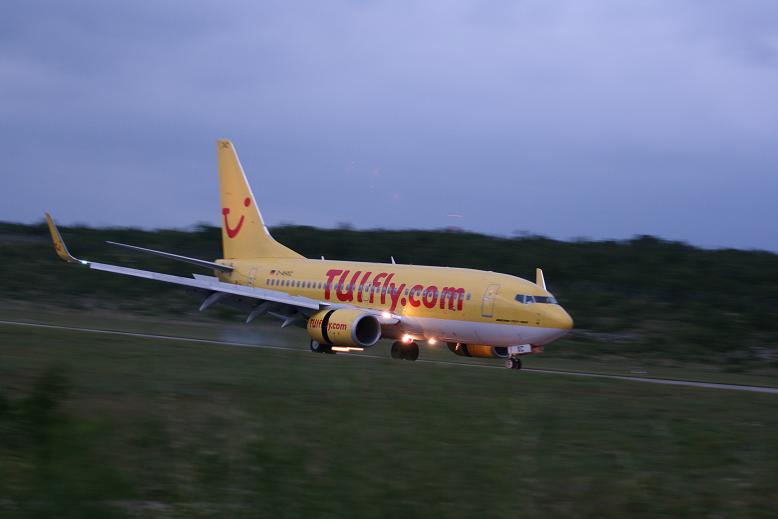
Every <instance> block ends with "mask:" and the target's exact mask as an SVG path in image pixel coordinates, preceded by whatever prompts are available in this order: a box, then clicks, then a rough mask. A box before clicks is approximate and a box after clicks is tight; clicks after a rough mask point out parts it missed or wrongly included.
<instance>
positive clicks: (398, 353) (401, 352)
mask: <svg viewBox="0 0 778 519" xmlns="http://www.w3.org/2000/svg"><path fill="white" fill-rule="evenodd" d="M391 353H392V358H393V359H403V360H410V361H414V360H416V359H418V358H419V345H418V344H417V343H415V342H411V343H408V344H406V343H404V342H400V341H395V342H393V343H392V349H391Z"/></svg>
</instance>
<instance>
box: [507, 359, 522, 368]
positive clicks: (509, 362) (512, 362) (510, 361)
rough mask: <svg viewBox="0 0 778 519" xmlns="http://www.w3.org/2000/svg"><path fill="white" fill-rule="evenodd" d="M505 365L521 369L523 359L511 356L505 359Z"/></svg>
mask: <svg viewBox="0 0 778 519" xmlns="http://www.w3.org/2000/svg"><path fill="white" fill-rule="evenodd" d="M505 367H506V368H508V369H521V359H520V358H518V357H511V358H510V359H507V360H506V361H505Z"/></svg>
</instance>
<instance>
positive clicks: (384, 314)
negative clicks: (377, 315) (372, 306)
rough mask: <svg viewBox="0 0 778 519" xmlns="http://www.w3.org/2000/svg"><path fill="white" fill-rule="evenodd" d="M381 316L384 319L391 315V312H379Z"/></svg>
mask: <svg viewBox="0 0 778 519" xmlns="http://www.w3.org/2000/svg"><path fill="white" fill-rule="evenodd" d="M381 317H383V318H384V319H389V318H390V317H392V314H390V313H389V312H381Z"/></svg>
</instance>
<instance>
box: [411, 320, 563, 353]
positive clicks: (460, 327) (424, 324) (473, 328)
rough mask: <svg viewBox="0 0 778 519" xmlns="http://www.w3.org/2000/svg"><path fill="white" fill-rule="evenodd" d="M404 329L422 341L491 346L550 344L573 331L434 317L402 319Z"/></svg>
mask: <svg viewBox="0 0 778 519" xmlns="http://www.w3.org/2000/svg"><path fill="white" fill-rule="evenodd" d="M402 328H403V331H404V332H405V333H407V334H409V335H411V336H412V337H414V338H415V339H419V340H421V339H435V340H438V341H446V342H461V343H465V344H487V345H489V346H516V345H520V344H536V345H542V344H548V343H549V342H551V341H554V340H556V339H558V338H560V337H562V336H563V335H566V334H567V333H568V332H569V331H570V330H565V329H560V328H541V327H537V326H521V325H516V324H499V323H480V322H473V321H455V320H451V319H436V318H433V317H403V318H402Z"/></svg>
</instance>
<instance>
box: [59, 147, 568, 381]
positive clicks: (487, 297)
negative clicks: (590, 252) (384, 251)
mask: <svg viewBox="0 0 778 519" xmlns="http://www.w3.org/2000/svg"><path fill="white" fill-rule="evenodd" d="M216 148H217V158H218V171H219V182H220V191H221V219H222V225H221V233H222V248H223V257H222V258H221V259H216V260H215V261H206V260H202V259H197V258H190V257H186V256H180V255H178V254H172V253H169V252H163V251H158V250H152V249H147V248H144V247H139V246H136V245H128V244H122V243H116V242H107V243H109V244H111V245H114V246H118V247H123V248H125V249H129V250H132V251H135V252H138V253H145V254H151V255H156V256H161V257H163V258H167V259H169V260H174V261H182V262H186V263H189V264H191V265H195V266H198V267H203V268H206V269H209V270H211V271H212V273H213V275H203V274H192V277H191V278H189V277H183V276H174V275H170V274H164V273H160V272H151V271H146V270H138V269H134V268H127V267H122V266H118V265H108V264H104V263H97V262H93V261H87V260H82V259H78V258H76V257H74V256H73V255H72V254H70V252H69V251H68V248H67V246H66V245H65V242H64V241H63V239H62V236H61V234H60V232H59V230H58V229H57V226H56V224H55V223H54V220H53V219H52V217H51V215H49V213H46V220H47V222H48V226H49V231H50V233H51V237H52V240H53V242H54V248H55V250H56V252H57V255H58V256H59V257H60V258H61V259H63V260H65V261H66V262H68V263H73V264H76V265H81V266H85V267H88V268H90V269H94V270H102V271H105V272H113V273H116V274H122V275H126V276H134V277H137V278H144V279H152V280H156V281H161V282H165V283H174V284H177V285H181V286H184V287H187V288H188V289H190V290H193V291H195V292H197V293H199V294H200V295H201V296H202V297H204V299H203V301H202V304H201V305H200V311H204V310H205V309H207V308H208V307H210V306H212V305H214V304H217V303H218V304H225V305H229V306H232V307H236V308H238V309H242V310H244V311H245V312H247V317H246V323H250V322H252V321H253V320H254V319H256V318H257V317H259V316H263V315H266V316H271V317H274V318H277V319H279V320H281V321H282V323H281V327H282V328H285V327H287V326H292V325H294V326H300V327H305V329H306V330H307V332H308V335H309V336H310V344H309V346H310V349H311V351H313V352H316V353H330V354H331V353H340V352H359V351H364V350H365V349H368V348H371V347H372V346H375V345H376V343H378V341H379V340H381V339H384V338H386V339H392V340H393V341H394V342H393V343H392V346H391V349H390V352H391V357H392V358H393V359H404V360H409V361H415V360H417V359H418V357H419V345H420V343H422V342H426V343H427V344H429V345H433V344H435V343H438V342H440V343H446V345H447V346H448V348H449V349H450V350H451V352H453V353H454V354H456V355H460V356H464V357H481V358H496V359H504V361H505V366H506V367H508V368H512V369H521V367H522V362H521V357H522V356H524V355H529V354H537V353H542V352H543V350H544V346H545V345H546V344H548V343H550V342H552V341H554V340H556V339H558V338H560V337H562V336H564V335H566V334H567V333H569V332H570V330H571V329H572V328H573V320H572V318H571V317H570V315H569V314H568V313H567V312H566V311H565V310H564V308H562V306H561V305H560V304H559V303H558V302H557V300H556V299H555V298H554V296H553V295H552V294H551V293H550V292H549V291H548V290H547V289H546V282H545V279H544V276H543V271H542V270H541V269H539V268H538V269H536V279H535V282H534V283H533V282H531V281H528V280H526V279H522V278H519V277H516V276H510V275H507V274H500V273H496V272H487V271H481V270H473V269H465V268H451V267H431V266H417V265H402V264H397V263H395V261H394V258H393V257H392V262H391V263H389V264H386V263H365V262H353V261H330V260H325V259H324V257H322V258H321V259H308V258H305V257H303V256H302V255H300V254H298V253H297V252H295V251H293V250H291V249H289V248H288V247H286V246H284V245H282V244H281V243H279V242H277V241H276V240H274V239H273V237H272V236H271V235H270V232H269V231H268V229H267V227H266V226H265V223H264V220H263V219H262V215H261V214H260V211H259V207H258V206H257V199H256V198H255V197H254V194H253V193H252V191H251V187H250V186H249V183H248V181H247V179H246V175H245V173H244V171H243V167H242V166H241V163H240V160H239V159H238V155H237V153H236V151H235V147H234V146H233V144H232V142H230V141H229V140H226V139H223V140H218V141H217V144H216Z"/></svg>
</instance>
